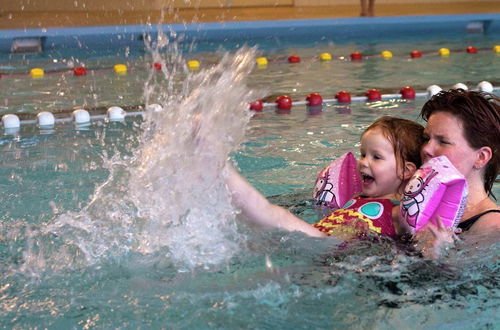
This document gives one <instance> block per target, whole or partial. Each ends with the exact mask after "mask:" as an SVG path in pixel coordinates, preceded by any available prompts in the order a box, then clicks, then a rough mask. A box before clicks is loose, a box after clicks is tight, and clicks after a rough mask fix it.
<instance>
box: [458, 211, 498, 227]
mask: <svg viewBox="0 0 500 330" xmlns="http://www.w3.org/2000/svg"><path fill="white" fill-rule="evenodd" d="M491 212H494V213H500V210H496V209H493V210H487V211H484V212H483V213H479V214H476V215H475V216H473V217H470V218H469V219H467V220H464V221H462V222H460V223H459V224H458V228H460V229H462V231H467V230H469V229H470V227H472V225H473V224H475V223H476V221H477V220H479V218H481V217H482V216H483V215H485V214H488V213H491Z"/></svg>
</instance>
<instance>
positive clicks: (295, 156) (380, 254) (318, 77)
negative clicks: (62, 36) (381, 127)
mask: <svg viewBox="0 0 500 330" xmlns="http://www.w3.org/2000/svg"><path fill="white" fill-rule="evenodd" d="M484 42H485V44H487V43H489V42H488V41H484ZM386 46H387V45H377V44H375V45H373V46H370V47H371V48H369V49H370V50H373V52H374V53H376V52H377V51H378V50H380V49H385V48H386ZM391 46H392V47H391V50H392V51H393V52H394V53H395V54H396V53H404V54H406V53H408V52H409V51H410V50H412V49H413V48H414V47H415V45H409V44H401V45H397V44H396V45H391ZM418 46H421V47H419V48H420V49H434V47H437V44H435V43H434V42H430V44H427V43H423V44H422V45H418ZM322 47H323V46H322ZM453 47H456V48H463V44H462V43H461V42H460V43H457V44H453ZM354 48H355V47H354V46H353V45H344V46H339V47H335V48H334V49H335V50H334V52H336V51H337V50H338V52H339V54H342V53H349V52H350V51H351V49H354ZM450 48H452V47H451V46H450ZM327 49H330V48H329V47H327V46H324V48H321V47H320V48H294V49H287V50H283V51H279V52H276V53H275V54H271V55H272V56H270V58H271V59H272V60H275V59H276V60H277V59H280V58H281V57H283V56H285V55H286V54H289V53H292V52H297V53H300V55H301V56H303V58H304V59H306V60H305V61H303V63H302V64H301V65H293V66H291V65H289V64H287V63H274V62H271V63H270V64H269V65H268V68H267V69H266V70H260V69H256V68H254V69H251V70H250V69H249V67H250V64H249V62H252V61H253V58H255V56H257V55H258V54H259V51H257V52H256V53H254V52H251V51H246V52H245V51H244V52H243V53H238V54H237V55H236V56H229V59H225V60H223V64H221V66H219V67H218V69H214V70H213V71H212V72H210V73H203V72H202V73H200V74H199V75H197V76H195V77H193V75H191V74H189V73H188V72H187V71H186V72H183V71H180V73H179V74H178V75H176V76H170V77H169V76H167V77H165V76H161V75H157V73H152V72H150V71H149V70H148V69H147V64H146V63H147V62H149V60H148V57H147V56H145V58H146V59H144V58H142V57H138V58H135V59H133V61H132V62H133V63H134V65H133V67H135V68H142V69H137V70H136V71H134V70H131V72H129V74H128V75H127V76H119V77H117V76H115V75H114V74H113V73H112V72H96V73H95V74H93V75H88V76H87V77H84V78H83V79H79V78H76V77H72V76H69V75H68V76H64V75H57V74H54V75H49V76H46V77H45V78H44V79H43V80H31V79H30V78H28V77H25V76H19V77H15V78H13V77H6V78H5V79H4V78H2V80H0V84H2V88H1V89H0V91H1V92H0V93H2V96H3V97H5V99H6V100H8V101H6V102H4V108H3V109H2V113H12V112H17V110H18V109H20V108H22V109H24V110H26V112H32V113H33V112H38V111H41V110H54V111H55V110H64V111H66V110H68V109H72V108H73V107H74V106H79V105H82V104H84V105H89V106H92V107H104V108H105V107H106V106H108V105H125V106H131V107H132V108H137V109H139V106H140V105H141V104H143V103H144V102H145V101H146V96H144V89H145V86H146V89H147V90H149V91H151V92H150V93H149V94H147V100H148V101H149V102H150V103H154V102H157V101H158V102H160V101H161V102H160V103H163V104H166V105H168V107H167V110H166V111H164V112H160V113H156V114H155V113H148V114H147V115H146V119H142V118H141V117H134V118H127V120H126V121H125V122H106V121H103V120H100V121H94V122H93V124H92V125H91V126H90V127H86V128H82V127H79V128H77V127H75V126H74V125H73V124H71V123H58V124H56V126H55V127H54V129H53V130H48V131H47V130H42V131H41V130H40V129H39V128H38V127H36V126H35V125H25V126H22V128H21V130H20V132H19V133H17V134H15V135H8V134H4V135H3V136H2V137H1V139H0V155H1V158H0V187H1V189H2V196H1V203H0V210H1V211H2V212H1V213H0V214H1V219H2V221H1V222H0V263H1V266H0V272H1V278H0V296H1V297H2V299H1V300H0V306H1V308H0V315H1V321H0V324H1V326H2V327H6V328H30V327H32V328H36V327H40V328H45V327H47V328H94V327H95V328H176V329H177V328H180V329H193V328H231V329H232V328H264V329H267V328H279V329H280V328H284V329H288V328H346V327H348V328H355V329H366V328H375V329H381V328H383V329H387V328H413V327H417V328H430V329H433V328H440V329H441V328H443V327H444V328H467V329H468V328H495V327H496V326H497V325H498V323H499V319H498V316H497V313H496V312H495V311H496V310H497V309H498V305H499V300H498V296H499V291H498V271H499V265H500V264H499V262H498V252H497V251H498V243H497V242H492V243H483V244H482V245H479V246H474V247H473V248H471V247H469V246H468V245H467V244H465V243H462V244H460V247H459V249H458V250H456V251H455V250H453V251H450V253H449V256H448V257H447V258H445V259H443V260H441V261H439V262H434V261H428V260H424V259H422V258H421V257H420V256H419V255H418V254H417V253H415V252H414V251H412V249H411V248H410V247H408V246H407V245H406V244H404V243H400V242H394V241H391V240H385V239H380V240H367V241H359V242H352V243H351V244H348V245H343V244H341V242H338V241H336V240H335V239H311V238H307V237H304V236H302V235H300V234H297V233H284V232H280V231H267V230H259V229H254V228H248V227H247V226H245V225H243V224H241V223H240V222H239V221H238V220H237V219H236V212H237V211H236V210H234V209H232V208H231V207H230V204H229V199H228V196H227V194H226V193H225V191H224V183H223V180H222V178H221V177H220V175H219V174H220V173H221V172H223V167H224V163H225V161H226V159H227V157H230V158H231V159H232V161H234V162H235V163H236V164H237V167H238V168H239V169H240V170H241V173H242V174H243V175H244V176H245V177H247V178H248V180H249V181H250V182H251V183H252V184H254V185H255V186H256V187H257V188H258V189H259V190H260V191H262V192H263V193H264V194H265V195H267V196H269V197H270V199H271V200H272V201H273V202H275V203H277V204H280V205H283V206H285V207H288V208H289V209H290V210H291V211H292V212H294V213H296V214H298V215H299V216H301V217H303V218H305V219H307V220H308V221H310V222H313V221H316V219H317V215H316V213H315V210H314V207H313V206H312V203H311V200H310V195H311V193H312V185H313V182H314V179H315V176H316V174H317V172H318V171H319V170H320V169H322V167H323V166H325V164H327V163H328V162H329V161H330V160H332V159H334V158H335V157H338V156H339V155H341V154H343V153H345V152H347V151H355V152H356V154H357V148H358V141H359V136H360V134H361V132H362V131H363V130H364V128H366V126H367V125H369V124H370V123H371V122H372V121H373V120H375V119H376V118H378V117H380V116H382V115H394V116H401V117H404V118H408V119H412V120H418V111H419V109H420V107H421V106H422V104H423V102H424V101H425V100H420V99H419V100H416V101H399V100H388V101H382V102H376V103H370V104H368V103H355V104H352V105H350V106H337V105H327V106H325V107H323V109H322V111H313V110H309V109H307V108H306V107H304V106H297V107H294V108H293V109H292V111H291V112H290V113H288V114H279V113H276V112H275V111H274V109H271V108H267V109H265V111H264V112H263V113H260V114H257V115H255V116H253V117H252V118H248V117H247V116H248V114H247V113H246V112H245V107H246V101H248V100H251V99H256V98H258V97H263V96H269V95H279V94H281V93H288V94H291V95H293V96H294V97H297V98H303V97H305V95H307V93H309V92H311V91H319V92H321V93H322V94H324V97H326V95H332V94H334V93H335V92H336V91H338V90H339V89H348V90H351V91H353V92H359V93H361V92H363V91H364V90H365V89H367V88H371V87H379V88H381V89H384V90H387V91H390V92H391V93H393V92H397V90H398V89H399V87H401V86H403V85H406V84H410V85H414V86H424V87H426V86H428V85H430V84H434V83H438V84H442V85H443V87H445V86H446V85H451V84H454V83H456V82H466V83H477V82H479V81H481V80H490V81H492V82H493V81H494V79H495V78H496V77H498V73H499V71H498V59H499V57H498V56H495V55H494V54H493V53H491V52H481V53H480V54H477V55H473V56H471V55H469V54H465V53H459V54H456V55H454V56H451V57H450V58H448V59H442V58H439V57H431V56H429V57H427V58H426V57H424V58H422V59H418V60H410V59H408V58H402V57H401V58H399V57H395V58H393V59H391V60H388V61H387V60H382V59H380V58H370V59H367V60H366V61H364V62H362V63H350V62H348V61H334V62H332V63H328V64H325V63H320V62H318V61H317V60H315V54H319V53H321V52H322V51H325V50H327ZM196 55H197V56H199V54H196ZM188 56H191V55H188ZM203 56H204V59H206V61H207V62H209V63H216V62H218V61H219V59H220V58H221V54H218V53H217V54H203ZM240 57H241V59H239V60H238V59H236V60H235V61H234V62H231V61H232V58H240ZM167 59H169V60H171V62H172V63H173V64H172V66H173V67H176V66H175V65H176V64H175V63H174V62H175V58H167ZM97 62H98V63H96V66H99V65H102V66H106V65H107V63H108V62H112V61H111V60H109V59H98V60H97ZM145 62H146V63H145ZM102 63H106V65H103V64H102ZM239 63H242V64H239ZM478 63H479V64H481V65H478ZM21 69H22V67H21ZM436 71H438V72H439V74H436ZM169 78H172V79H169ZM169 82H171V83H172V84H171V85H168V83H169ZM186 82H189V83H186ZM245 83H246V84H247V85H248V88H247V87H244V86H245ZM173 90H175V91H177V93H176V94H174V95H172V94H171V92H172V91H173ZM16 93H19V94H16ZM61 93H63V95H61ZM325 94H326V95H325ZM271 99H272V97H271ZM16 109H17V110H16ZM243 135H244V137H243ZM240 142H241V143H240ZM495 193H496V194H497V196H499V195H500V186H499V185H498V184H496V186H495ZM174 215H175V216H174ZM457 310H458V311H460V312H459V313H458V312H457Z"/></svg>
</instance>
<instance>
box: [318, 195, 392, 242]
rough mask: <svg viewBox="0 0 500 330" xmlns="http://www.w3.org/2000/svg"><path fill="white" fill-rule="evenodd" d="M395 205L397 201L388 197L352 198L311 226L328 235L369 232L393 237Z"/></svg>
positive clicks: (358, 234)
mask: <svg viewBox="0 0 500 330" xmlns="http://www.w3.org/2000/svg"><path fill="white" fill-rule="evenodd" d="M395 205H398V203H397V202H395V201H392V200H390V199H368V198H354V199H351V200H349V201H348V202H347V203H346V204H345V205H344V207H343V208H341V209H338V210H335V211H333V212H332V213H331V214H330V215H329V216H327V217H326V218H324V219H322V220H321V221H319V222H317V223H315V224H314V225H313V226H314V227H315V228H317V229H319V230H320V231H321V232H323V233H326V234H327V235H329V236H330V235H335V236H346V235H349V236H363V235H365V234H366V233H369V232H371V233H377V234H380V235H384V236H389V237H392V238H394V237H396V236H397V234H396V229H395V228H394V224H393V221H392V208H393V207H394V206H395Z"/></svg>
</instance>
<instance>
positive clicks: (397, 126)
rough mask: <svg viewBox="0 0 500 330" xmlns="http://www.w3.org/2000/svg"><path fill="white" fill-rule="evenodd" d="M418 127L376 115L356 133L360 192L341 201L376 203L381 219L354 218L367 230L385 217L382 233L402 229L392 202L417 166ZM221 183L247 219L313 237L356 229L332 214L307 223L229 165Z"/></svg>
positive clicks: (404, 120)
mask: <svg viewBox="0 0 500 330" xmlns="http://www.w3.org/2000/svg"><path fill="white" fill-rule="evenodd" d="M423 130H424V128H423V126H421V125H419V124H417V123H415V122H412V121H410V120H406V119H400V118H393V117H382V118H380V119H378V120H377V121H375V122H374V123H373V124H372V125H370V126H369V127H368V128H367V129H366V130H365V131H364V133H363V135H362V136H361V148H360V153H361V158H360V159H359V161H358V171H359V174H360V175H361V178H362V183H363V185H362V192H361V194H360V196H357V197H355V198H354V200H353V201H349V202H348V203H347V204H350V203H351V204H350V205H346V208H351V209H352V208H353V207H354V206H356V208H359V205H358V204H360V203H361V204H363V203H366V202H368V201H370V200H372V199H376V200H377V201H375V203H379V204H380V205H382V208H381V209H382V212H381V214H378V213H380V212H376V213H377V216H376V217H375V218H377V219H378V218H380V219H384V220H381V221H378V222H377V221H375V222H374V221H373V220H374V217H373V216H371V217H368V216H366V215H360V214H357V215H356V216H355V218H356V219H360V220H361V221H364V222H365V223H366V224H368V225H367V226H364V227H366V228H368V230H373V231H375V232H378V233H382V232H383V231H382V230H381V229H380V228H381V227H378V228H379V229H380V230H379V229H376V227H377V225H378V224H379V223H384V224H386V219H390V220H389V222H390V224H391V225H392V224H394V225H393V228H395V229H394V233H393V232H391V231H388V232H384V234H387V235H389V236H394V235H395V234H396V233H402V232H403V231H404V228H403V227H402V226H400V224H399V216H398V210H399V207H398V206H397V202H393V201H399V200H400V199H401V196H402V193H403V189H404V186H405V184H406V182H407V181H408V180H409V179H410V178H411V176H412V175H413V174H414V173H415V171H416V170H417V168H418V167H420V165H421V159H420V147H421V145H422V143H423V137H422V135H423ZM227 182H228V187H229V191H230V192H231V194H232V198H233V201H234V203H235V204H236V206H237V207H239V208H240V209H241V210H242V213H243V214H244V215H245V216H246V218H247V219H248V221H250V222H251V223H254V224H258V225H264V226H271V227H276V228H280V229H286V230H290V231H301V232H304V233H306V234H308V235H310V236H315V237H322V236H329V235H331V234H335V233H336V229H338V228H339V227H346V226H347V227H348V228H354V227H356V228H355V231H354V232H353V233H354V234H358V233H359V230H360V226H358V225H356V224H355V223H353V221H351V220H352V219H351V220H349V221H347V219H346V218H344V219H345V220H346V221H342V220H339V219H341V218H339V217H336V218H335V213H332V215H330V216H329V217H327V218H325V219H323V220H321V221H320V222H319V223H317V224H315V225H310V224H309V223H307V222H306V221H304V220H302V219H299V218H297V217H296V216H294V215H293V214H291V213H290V212H288V211H287V210H286V209H284V208H282V207H280V206H277V205H273V204H271V203H269V201H267V199H266V198H265V197H264V196H263V195H261V194H260V193H259V192H258V191H257V190H256V189H255V188H254V187H252V186H251V185H250V184H249V183H248V182H247V181H245V179H243V178H242V177H241V176H240V175H239V174H238V173H237V172H236V171H234V170H233V169H230V170H229V175H228V180H227ZM341 211H342V210H340V212H341ZM379 211H380V208H379ZM351 213H353V212H351ZM340 217H342V216H340ZM370 222H371V223H370ZM370 224H371V225H372V226H370ZM393 234H394V235H393Z"/></svg>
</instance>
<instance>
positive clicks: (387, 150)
mask: <svg viewBox="0 0 500 330" xmlns="http://www.w3.org/2000/svg"><path fill="white" fill-rule="evenodd" d="M360 152H361V158H360V159H359V161H358V171H359V172H360V174H361V180H362V183H363V185H362V188H363V192H362V193H363V195H366V196H368V197H371V198H389V199H397V198H398V196H396V195H397V194H398V192H399V189H400V187H401V183H402V181H401V176H400V175H398V174H399V172H401V170H398V166H397V162H396V156H395V155H394V149H393V146H392V143H391V142H390V141H389V140H388V139H387V138H386V137H385V136H384V134H383V133H382V130H381V129H380V128H373V129H370V130H368V131H366V132H365V133H364V134H363V136H362V137H361V148H360Z"/></svg>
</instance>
